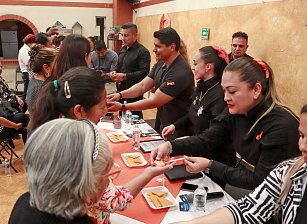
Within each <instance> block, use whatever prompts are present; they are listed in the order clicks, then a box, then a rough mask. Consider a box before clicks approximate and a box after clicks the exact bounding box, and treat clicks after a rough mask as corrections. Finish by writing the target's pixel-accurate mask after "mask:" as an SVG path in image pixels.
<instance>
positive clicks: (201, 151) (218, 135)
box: [170, 114, 231, 157]
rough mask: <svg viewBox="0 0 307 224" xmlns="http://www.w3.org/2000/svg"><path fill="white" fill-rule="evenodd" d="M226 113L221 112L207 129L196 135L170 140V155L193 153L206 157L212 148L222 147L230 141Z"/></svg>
mask: <svg viewBox="0 0 307 224" xmlns="http://www.w3.org/2000/svg"><path fill="white" fill-rule="evenodd" d="M227 120H228V114H221V115H219V116H218V117H216V118H215V119H214V120H212V124H211V126H210V127H209V129H206V130H204V131H203V132H202V133H200V134H199V135H196V136H190V137H188V138H184V139H177V140H173V141H170V143H171V146H172V153H171V156H176V155H193V156H201V157H208V156H209V155H211V154H212V151H213V150H214V148H217V147H222V146H225V145H227V144H229V143H230V142H231V136H230V132H229V128H228V121H227Z"/></svg>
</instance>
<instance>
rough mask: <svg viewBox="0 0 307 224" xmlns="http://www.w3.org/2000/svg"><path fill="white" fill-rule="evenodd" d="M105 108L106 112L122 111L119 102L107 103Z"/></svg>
mask: <svg viewBox="0 0 307 224" xmlns="http://www.w3.org/2000/svg"><path fill="white" fill-rule="evenodd" d="M107 107H108V108H107V109H108V112H117V111H120V110H121V109H122V104H121V103H119V102H108V103H107Z"/></svg>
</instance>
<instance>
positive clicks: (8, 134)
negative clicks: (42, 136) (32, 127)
mask: <svg viewBox="0 0 307 224" xmlns="http://www.w3.org/2000/svg"><path fill="white" fill-rule="evenodd" d="M8 120H10V121H12V122H14V123H16V124H17V123H22V124H23V127H22V128H21V129H19V130H15V129H14V128H7V127H4V128H3V130H2V131H1V132H0V139H6V138H12V137H13V136H14V134H15V133H16V132H17V133H19V134H22V140H23V143H26V140H27V129H26V128H27V125H28V123H29V118H28V116H27V115H26V114H24V113H22V112H20V113H18V114H15V115H13V116H12V117H10V118H9V119H8Z"/></svg>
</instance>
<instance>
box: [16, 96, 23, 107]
mask: <svg viewBox="0 0 307 224" xmlns="http://www.w3.org/2000/svg"><path fill="white" fill-rule="evenodd" d="M16 99H17V101H18V104H19V106H20V107H21V108H22V107H23V104H24V102H23V100H22V99H21V98H20V97H19V96H16Z"/></svg>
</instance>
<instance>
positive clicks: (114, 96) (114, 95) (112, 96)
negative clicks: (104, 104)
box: [107, 93, 120, 102]
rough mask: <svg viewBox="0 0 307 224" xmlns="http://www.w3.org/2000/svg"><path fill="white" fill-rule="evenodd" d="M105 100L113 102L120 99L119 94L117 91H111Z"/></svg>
mask: <svg viewBox="0 0 307 224" xmlns="http://www.w3.org/2000/svg"><path fill="white" fill-rule="evenodd" d="M107 100H108V101H110V102H115V101H118V100H120V94H119V93H112V94H109V95H107Z"/></svg>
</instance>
